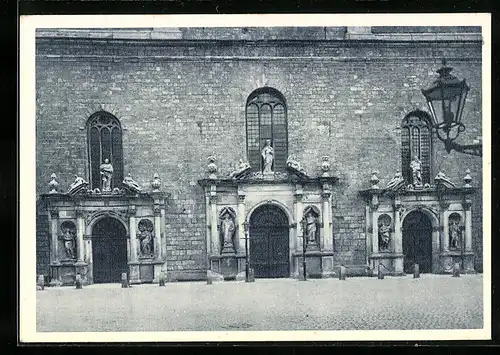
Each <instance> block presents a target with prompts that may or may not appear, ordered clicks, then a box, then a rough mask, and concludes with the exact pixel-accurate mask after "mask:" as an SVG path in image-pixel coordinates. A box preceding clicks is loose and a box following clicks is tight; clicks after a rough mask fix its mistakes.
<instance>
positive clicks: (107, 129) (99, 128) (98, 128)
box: [87, 111, 123, 189]
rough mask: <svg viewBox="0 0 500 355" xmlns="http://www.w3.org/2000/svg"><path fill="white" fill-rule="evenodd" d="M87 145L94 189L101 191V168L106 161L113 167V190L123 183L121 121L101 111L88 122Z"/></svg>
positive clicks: (91, 182)
mask: <svg viewBox="0 0 500 355" xmlns="http://www.w3.org/2000/svg"><path fill="white" fill-rule="evenodd" d="M87 145H88V152H89V154H88V157H89V169H90V172H89V179H90V182H89V183H90V186H91V187H92V189H95V188H99V189H101V188H102V187H101V176H100V173H99V167H100V165H101V164H102V163H104V160H105V159H109V162H110V163H111V165H113V170H114V171H113V179H112V181H111V188H112V189H113V188H115V187H118V186H120V185H121V182H122V181H123V150H122V128H121V125H120V121H118V119H117V118H116V117H115V116H113V115H112V114H110V113H109V112H106V111H99V112H96V113H94V114H93V115H92V116H90V118H89V120H88V121H87Z"/></svg>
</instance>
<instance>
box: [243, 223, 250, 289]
mask: <svg viewBox="0 0 500 355" xmlns="http://www.w3.org/2000/svg"><path fill="white" fill-rule="evenodd" d="M243 229H244V231H245V281H246V282H249V279H248V276H249V265H248V231H249V229H250V223H248V221H245V222H243Z"/></svg>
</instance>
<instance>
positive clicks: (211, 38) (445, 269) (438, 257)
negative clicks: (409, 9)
mask: <svg viewBox="0 0 500 355" xmlns="http://www.w3.org/2000/svg"><path fill="white" fill-rule="evenodd" d="M20 31H21V64H20V72H21V74H20V75H21V79H20V80H21V81H20V93H21V95H20V171H21V172H22V175H21V182H20V194H21V202H20V203H21V207H20V209H21V216H20V217H21V218H20V221H22V224H21V226H20V258H21V261H20V263H21V266H20V291H21V298H20V312H21V313H20V321H21V341H23V340H25V341H36V342H46V341H50V342H59V341H66V342H67V341H76V342H78V341H86V342H92V341H166V342H168V341H242V340H244V341H252V340H266V341H271V340H272V341H279V340H288V341H294V340H296V341H299V340H458V339H461V340H465V339H489V338H490V336H491V334H490V332H491V320H490V313H491V308H490V307H491V305H490V303H491V296H490V295H491V280H490V277H491V276H490V271H491V261H490V247H491V245H490V244H491V236H490V224H489V223H490V213H491V211H490V205H491V203H490V193H491V188H490V181H491V177H490V174H491V171H490V170H491V157H490V145H491V131H490V120H491V118H490V108H489V106H490V100H491V96H490V95H491V93H490V86H489V85H490V72H489V71H490V46H491V33H490V32H491V29H490V16H489V14H460V15H458V14H411V15H410V14H408V15H404V14H398V15H396V14H392V15H390V14H389V15H360V14H356V15H342V16H339V15H333V14H332V15H206V16H192V15H183V16H174V15H171V16H169V15H161V16H158V15H141V16H118V15H116V16H71V15H70V16H62V15H58V16H25V17H22V18H21V30H20Z"/></svg>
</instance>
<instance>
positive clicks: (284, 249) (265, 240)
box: [249, 204, 290, 278]
mask: <svg viewBox="0 0 500 355" xmlns="http://www.w3.org/2000/svg"><path fill="white" fill-rule="evenodd" d="M289 231H290V229H289V225H288V217H287V215H286V214H285V212H284V211H283V210H282V209H281V208H279V207H277V206H275V205H271V204H268V205H263V206H260V207H258V208H257V209H256V210H255V211H254V212H253V213H252V215H251V216H250V235H249V238H250V265H251V267H252V268H253V269H254V272H255V277H259V278H278V277H289V276H290V261H289V248H290V247H289Z"/></svg>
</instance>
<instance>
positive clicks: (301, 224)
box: [300, 216, 307, 281]
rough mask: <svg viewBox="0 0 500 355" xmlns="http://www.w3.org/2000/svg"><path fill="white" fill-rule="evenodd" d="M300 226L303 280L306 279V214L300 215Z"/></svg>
mask: <svg viewBox="0 0 500 355" xmlns="http://www.w3.org/2000/svg"><path fill="white" fill-rule="evenodd" d="M300 226H301V227H302V272H303V276H304V281H305V280H306V228H307V220H306V216H303V217H302V220H301V221H300Z"/></svg>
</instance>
